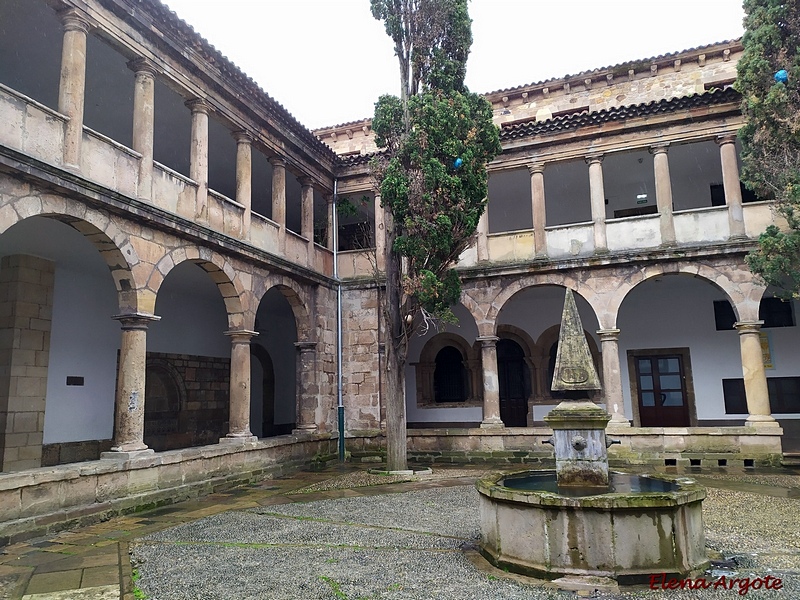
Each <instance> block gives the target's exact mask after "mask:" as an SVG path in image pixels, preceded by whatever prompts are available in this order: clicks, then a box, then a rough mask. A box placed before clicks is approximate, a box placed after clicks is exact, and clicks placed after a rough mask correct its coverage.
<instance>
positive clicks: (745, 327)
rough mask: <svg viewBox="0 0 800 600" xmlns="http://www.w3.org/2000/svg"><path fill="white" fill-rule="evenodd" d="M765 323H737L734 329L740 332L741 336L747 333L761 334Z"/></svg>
mask: <svg viewBox="0 0 800 600" xmlns="http://www.w3.org/2000/svg"><path fill="white" fill-rule="evenodd" d="M763 324H764V321H737V322H736V323H734V324H733V327H734V329H736V331H738V332H739V335H744V334H747V333H759V332H760V331H761V326H762V325H763Z"/></svg>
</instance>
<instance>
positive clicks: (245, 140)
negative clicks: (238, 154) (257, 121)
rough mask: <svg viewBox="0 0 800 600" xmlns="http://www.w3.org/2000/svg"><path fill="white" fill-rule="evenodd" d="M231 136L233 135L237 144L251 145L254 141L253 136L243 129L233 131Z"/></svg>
mask: <svg viewBox="0 0 800 600" xmlns="http://www.w3.org/2000/svg"><path fill="white" fill-rule="evenodd" d="M231 136H233V139H234V140H236V143H237V144H245V145H248V146H249V145H250V144H252V143H253V136H252V135H250V134H249V133H248V132H247V131H244V130H242V129H240V130H239V131H232V132H231Z"/></svg>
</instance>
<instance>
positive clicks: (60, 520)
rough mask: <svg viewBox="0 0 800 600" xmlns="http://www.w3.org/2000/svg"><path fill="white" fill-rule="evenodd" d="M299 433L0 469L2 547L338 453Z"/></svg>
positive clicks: (332, 445)
mask: <svg viewBox="0 0 800 600" xmlns="http://www.w3.org/2000/svg"><path fill="white" fill-rule="evenodd" d="M335 452H336V440H335V439H334V438H333V437H331V436H325V435H309V434H305V435H298V436H291V437H289V436H285V437H281V438H272V439H269V440H260V441H258V442H251V443H244V444H215V445H212V446H203V447H201V448H190V449H185V450H173V451H169V452H163V453H159V454H156V455H149V456H143V457H140V458H134V459H132V460H129V461H124V462H123V461H118V460H114V459H104V460H98V461H93V462H84V463H78V464H72V465H62V466H57V467H51V468H40V469H34V470H29V471H26V472H25V473H2V474H0V545H4V544H8V543H10V542H15V541H18V540H21V539H27V538H31V537H34V536H37V535H44V534H49V533H54V532H56V531H60V530H63V529H67V528H70V527H75V526H79V525H81V524H87V523H91V522H96V521H102V520H107V519H109V518H111V517H113V516H116V515H120V514H127V513H130V512H134V511H136V510H142V509H146V508H153V507H155V506H159V505H163V504H171V503H173V502H178V501H181V500H185V499H187V498H193V497H197V496H202V495H205V494H209V493H212V492H214V491H217V490H219V489H223V488H226V487H232V486H234V485H240V484H244V483H247V482H250V481H260V480H263V479H269V478H271V477H275V476H279V475H281V474H283V473H285V472H287V471H290V470H292V469H296V468H298V467H303V466H310V465H313V464H316V463H321V462H322V463H324V461H326V460H327V459H332V458H334V457H335Z"/></svg>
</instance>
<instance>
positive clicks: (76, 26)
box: [58, 8, 91, 33]
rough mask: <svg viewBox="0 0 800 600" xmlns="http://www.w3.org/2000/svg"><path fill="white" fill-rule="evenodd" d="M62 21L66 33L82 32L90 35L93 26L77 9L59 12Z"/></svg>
mask: <svg viewBox="0 0 800 600" xmlns="http://www.w3.org/2000/svg"><path fill="white" fill-rule="evenodd" d="M58 16H59V18H60V19H61V24H62V25H63V26H64V31H65V32H66V31H80V32H82V33H89V29H91V24H90V23H89V20H88V19H87V18H86V17H85V16H84V15H82V14H81V13H80V12H78V10H77V9H75V8H66V9H64V10H61V11H59V12H58Z"/></svg>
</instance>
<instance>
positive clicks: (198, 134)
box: [186, 99, 208, 224]
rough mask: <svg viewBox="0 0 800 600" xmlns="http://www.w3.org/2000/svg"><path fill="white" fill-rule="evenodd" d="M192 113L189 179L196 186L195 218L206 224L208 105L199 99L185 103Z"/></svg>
mask: <svg viewBox="0 0 800 600" xmlns="http://www.w3.org/2000/svg"><path fill="white" fill-rule="evenodd" d="M186 106H187V107H189V108H190V109H191V111H192V145H191V151H190V153H189V178H190V179H192V180H193V181H194V182H195V183H196V184H197V200H196V202H195V218H196V219H197V220H198V221H199V222H200V223H205V224H208V104H206V103H205V101H203V100H201V99H195V100H190V101H189V102H187V103H186Z"/></svg>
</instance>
